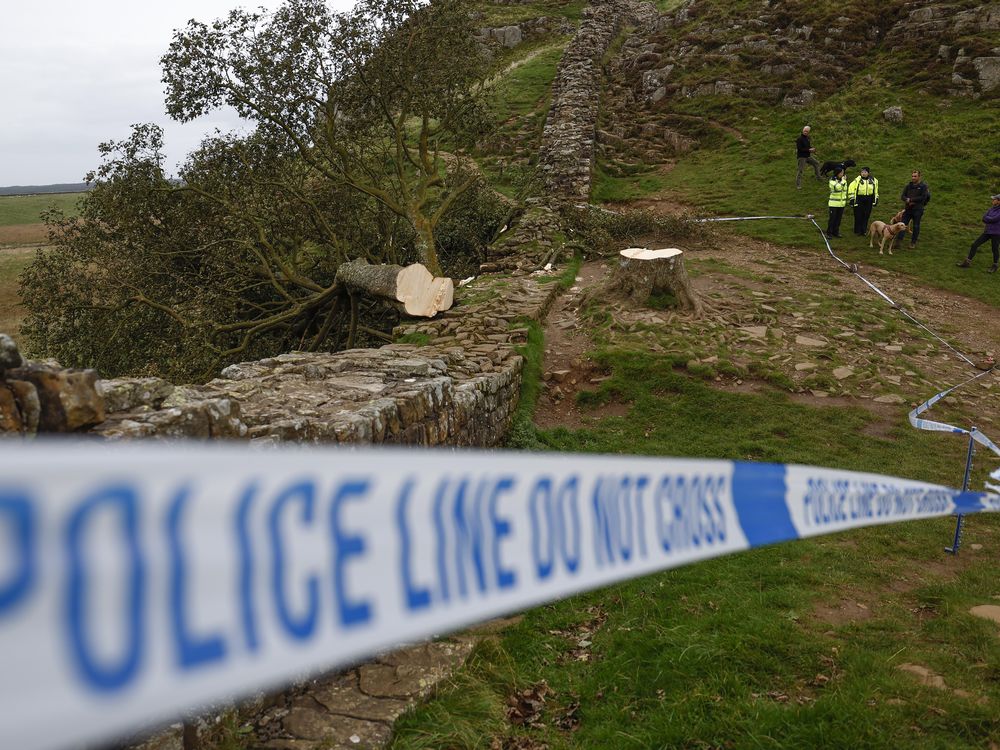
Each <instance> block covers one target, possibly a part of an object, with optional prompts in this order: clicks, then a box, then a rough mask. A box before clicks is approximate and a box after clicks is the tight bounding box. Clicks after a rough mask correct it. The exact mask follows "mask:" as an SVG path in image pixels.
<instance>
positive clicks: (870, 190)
mask: <svg viewBox="0 0 1000 750" xmlns="http://www.w3.org/2000/svg"><path fill="white" fill-rule="evenodd" d="M866 196H874V198H875V203H878V179H877V178H875V177H869V178H868V179H865V178H864V177H862V176H861V175H858V176H857V177H855V178H854V180H853V181H852V182H851V184H850V185H848V186H847V199H848V200H850V201H856V200H857V199H858V198H859V197H860V198H864V197H866Z"/></svg>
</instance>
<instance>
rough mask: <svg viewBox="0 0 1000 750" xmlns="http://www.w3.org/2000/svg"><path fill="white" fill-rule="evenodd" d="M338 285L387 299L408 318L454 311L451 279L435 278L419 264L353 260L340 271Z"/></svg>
mask: <svg viewBox="0 0 1000 750" xmlns="http://www.w3.org/2000/svg"><path fill="white" fill-rule="evenodd" d="M337 283H339V284H342V285H343V286H344V287H345V288H346V289H347V290H348V291H350V292H354V293H357V294H365V295H367V296H369V297H378V298H380V299H384V300H387V301H389V302H391V303H393V304H395V305H397V306H398V307H401V308H402V310H403V311H404V312H405V313H406V314H407V315H412V316H415V317H422V318H433V317H434V316H435V315H437V314H438V313H439V312H441V311H442V310H448V309H450V308H451V305H452V303H453V302H454V298H455V285H454V283H453V282H452V280H451V279H448V278H441V277H437V276H432V275H431V273H430V271H428V270H427V269H426V268H424V267H423V266H422V265H420V264H419V263H414V264H413V265H410V266H406V268H403V267H402V266H393V265H378V266H373V265H371V264H370V263H368V262H367V261H365V260H352V261H350V262H349V263H343V264H341V266H340V268H338V269H337Z"/></svg>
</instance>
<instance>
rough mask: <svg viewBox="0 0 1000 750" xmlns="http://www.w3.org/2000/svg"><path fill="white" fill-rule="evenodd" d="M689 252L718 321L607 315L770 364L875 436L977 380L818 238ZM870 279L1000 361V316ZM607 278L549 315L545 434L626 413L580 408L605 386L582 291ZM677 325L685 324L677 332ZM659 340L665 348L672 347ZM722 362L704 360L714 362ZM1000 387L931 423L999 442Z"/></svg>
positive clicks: (662, 205) (909, 284) (945, 296)
mask: <svg viewBox="0 0 1000 750" xmlns="http://www.w3.org/2000/svg"><path fill="white" fill-rule="evenodd" d="M642 204H643V205H645V206H646V207H648V208H650V209H651V210H657V209H658V210H661V211H665V212H666V211H671V209H672V208H673V206H670V204H669V202H668V201H662V202H661V201H658V200H657V199H651V200H647V201H642ZM638 244H640V245H641V244H643V243H642V242H640V243H638ZM647 244H650V246H652V244H651V243H647ZM689 250H690V251H691V252H690V254H689V256H688V258H689V269H692V270H693V271H694V272H695V278H694V282H693V283H694V286H695V288H696V290H697V291H698V292H699V293H700V294H701V295H702V296H703V297H704V298H705V299H707V300H710V302H711V304H712V306H713V308H714V309H715V316H714V318H715V319H714V320H711V321H705V322H704V323H701V322H695V321H681V319H680V318H679V317H677V314H676V313H671V312H669V311H653V310H632V309H628V308H623V307H622V306H621V305H611V306H609V311H610V312H611V313H612V314H613V315H614V316H615V318H616V320H617V321H618V322H619V323H621V324H623V325H624V326H625V328H629V327H630V326H631V327H646V328H650V327H653V328H654V329H658V330H659V331H662V332H663V333H662V334H661V336H662V335H672V336H674V338H673V342H674V343H676V342H678V341H679V340H681V339H683V343H684V344H685V345H686V346H689V347H695V348H697V347H698V346H701V345H705V346H707V347H708V349H709V352H710V353H711V351H712V348H713V347H717V351H718V352H719V356H720V357H723V358H727V359H729V361H731V362H732V363H734V364H736V365H738V366H742V367H745V366H746V365H747V364H749V363H750V362H751V361H756V362H758V363H760V362H767V363H768V364H769V366H773V367H774V368H775V370H776V371H781V372H783V373H784V374H785V375H786V376H787V377H788V379H789V380H790V381H791V382H792V383H793V392H792V394H791V397H792V399H793V400H795V401H797V402H800V403H801V402H805V403H811V404H815V405H824V406H844V407H847V406H862V407H864V408H866V409H868V410H869V411H870V412H872V413H873V415H875V416H876V417H877V421H876V422H875V423H873V424H872V425H870V430H871V433H872V434H873V435H876V436H878V437H885V436H887V435H888V434H889V433H890V432H891V431H892V430H893V429H894V428H895V427H896V426H898V424H899V420H900V417H901V416H902V415H903V414H905V411H907V410H908V409H909V408H912V406H915V405H916V404H917V403H919V402H921V401H923V400H925V399H927V398H929V397H930V396H932V395H934V394H935V393H936V392H937V391H938V390H940V389H942V388H944V387H946V386H949V385H954V384H956V383H959V382H961V381H963V380H965V379H966V378H967V377H968V376H969V375H970V374H974V373H976V372H977V371H976V370H974V369H973V368H971V367H970V366H969V365H967V364H966V363H964V362H963V361H961V360H960V359H959V358H958V357H956V356H955V355H954V354H953V353H951V352H949V350H948V349H947V348H946V347H945V346H944V345H942V344H941V343H940V342H938V341H936V340H935V339H933V338H932V337H931V336H930V335H928V334H927V333H926V332H924V331H922V330H920V329H919V328H917V327H916V326H914V325H913V324H912V323H910V322H908V321H907V320H905V319H904V318H902V316H900V315H899V314H898V313H896V312H894V311H893V310H892V309H891V308H890V306H889V305H888V304H887V303H884V302H883V301H882V300H881V299H880V298H879V297H877V296H876V295H875V294H874V293H873V292H872V291H871V289H869V288H868V287H867V286H866V285H865V284H864V283H863V282H862V281H861V280H860V279H858V278H857V277H855V276H853V275H852V274H850V273H847V272H846V271H844V270H843V269H842V268H841V267H840V266H839V264H837V263H836V261H834V260H833V259H832V258H831V257H830V256H829V254H828V253H827V252H826V250H825V248H824V247H823V246H822V244H821V243H820V242H819V241H817V248H815V249H803V248H791V247H785V246H779V245H773V244H771V243H768V242H763V241H760V240H755V239H752V238H747V237H741V236H737V235H730V234H725V235H721V234H720V235H718V236H713V237H712V238H711V239H709V240H707V241H704V242H701V243H700V244H698V245H695V246H692V247H690V248H689ZM611 262H613V261H611ZM862 271H863V273H864V274H865V275H866V276H867V277H868V278H869V280H871V281H872V282H873V283H875V284H876V285H878V286H879V287H880V288H882V289H883V290H884V291H885V292H886V293H887V294H888V295H889V296H890V297H892V298H893V299H894V300H896V301H897V302H898V303H899V304H901V305H902V306H903V307H905V308H906V309H907V310H908V311H911V312H912V313H913V315H914V316H915V317H916V318H917V319H918V320H920V321H922V322H923V323H924V324H925V325H926V326H927V327H928V328H930V329H931V330H933V331H934V332H936V333H937V334H939V335H940V336H942V337H943V338H944V339H945V340H947V341H948V342H950V343H952V344H953V345H954V346H955V347H956V348H958V349H959V350H960V351H962V352H963V353H965V354H967V355H968V356H970V357H971V358H972V359H973V360H974V361H981V360H984V359H985V357H986V356H987V355H988V354H992V355H994V356H997V355H998V354H1000V326H995V325H989V324H988V321H990V320H992V319H994V318H995V316H996V309H995V308H993V307H991V306H990V305H987V304H985V303H982V302H979V301H977V300H972V299H969V298H966V297H963V296H962V295H959V294H955V293H953V292H948V291H945V290H941V289H934V288H930V287H926V286H924V285H922V284H921V283H919V282H918V281H916V280H914V279H912V278H909V277H905V276H900V275H897V274H894V273H891V272H889V271H885V270H883V269H879V268H864V269H862ZM605 273H607V263H602V262H598V261H595V262H590V263H587V264H585V265H584V266H583V268H582V269H581V272H580V274H579V276H578V279H577V283H576V285H575V286H574V288H573V290H571V291H570V292H569V293H568V294H567V295H565V296H564V297H563V298H561V299H560V300H559V301H558V302H557V304H556V306H555V308H554V309H553V312H552V313H551V314H550V316H549V318H548V321H547V323H546V329H545V345H546V351H545V359H544V370H543V372H544V373H545V374H546V378H547V379H546V383H545V389H544V392H543V396H542V398H541V399H540V401H539V406H538V410H537V413H536V423H537V424H538V426H539V427H542V428H553V427H558V426H563V427H567V428H570V429H577V428H580V427H585V426H587V425H588V424H593V422H594V421H596V420H599V419H601V418H603V417H605V416H609V415H621V414H624V413H626V412H627V410H628V407H627V406H623V405H620V404H616V405H611V406H608V407H601V408H598V409H594V408H591V407H588V408H587V409H586V410H583V411H581V410H580V409H579V407H577V405H576V402H575V398H574V397H575V395H576V393H577V392H578V391H580V390H593V389H594V388H595V387H596V386H597V385H598V384H599V383H600V382H601V380H602V378H604V377H606V373H602V372H600V371H599V370H598V369H597V368H596V367H595V366H594V365H593V363H591V362H590V361H589V360H588V358H587V355H588V353H589V352H590V351H591V350H592V348H593V344H592V342H591V340H590V337H589V335H588V333H587V328H586V325H585V324H584V323H583V322H582V321H581V320H580V319H579V317H578V314H577V312H578V307H579V302H580V297H581V294H582V292H583V291H584V290H585V289H586V288H588V287H590V286H592V285H594V284H596V283H597V282H599V280H600V279H601V277H602V276H603V275H604V274H605ZM831 300H835V301H836V302H835V304H834V303H833V302H831ZM854 314H859V315H861V314H863V315H868V316H875V317H877V318H878V319H879V320H880V321H881V322H880V323H879V324H878V325H875V326H874V328H875V329H876V330H872V324H862V323H859V322H856V320H854V319H853V317H852V316H853V315H854ZM678 321H680V322H682V323H684V325H681V326H678V325H676V323H677V322H678ZM880 326H881V327H883V328H884V327H885V326H890V328H888V329H886V330H889V331H890V332H889V333H888V334H885V335H884V336H883V337H881V338H880V337H878V336H876V335H875V334H877V333H879V331H878V330H877V329H879V327H880ZM892 326H894V328H892ZM685 328H687V330H686V331H685V330H683V329H685ZM645 335H647V336H650V334H648V333H647V334H645ZM685 337H686V338H685ZM656 341H657V339H655V338H652V337H650V338H647V339H641V338H640V337H639V336H629V335H627V334H626V335H623V337H622V343H623V345H626V346H642V347H650V348H651V350H652V351H656V350H657V349H656V348H655V347H656V343H655V342H656ZM659 341H660V343H663V339H662V338H660V339H659ZM819 342H822V347H820V346H818V344H819ZM718 358H719V357H715V356H712V357H709V358H708V359H706V360H704V361H705V363H706V364H709V365H711V364H713V360H715V359H718ZM713 384H714V385H715V386H716V387H718V388H720V389H723V390H736V391H741V392H756V391H760V390H764V389H769V388H772V387H773V386H771V385H768V384H767V383H764V382H763V381H758V380H754V379H749V378H744V379H740V378H735V377H717V378H715V380H714V383H713ZM998 388H1000V371H994V372H993V374H991V375H987V376H985V377H984V378H982V380H981V381H980V382H979V383H978V384H977V385H976V386H974V387H970V388H968V389H966V390H964V391H960V392H957V393H956V394H955V395H953V396H952V397H949V399H947V400H946V402H943V404H942V406H941V407H939V408H938V414H937V415H935V414H931V415H929V416H930V417H931V418H938V417H940V416H941V412H940V409H942V408H948V409H952V408H957V409H959V410H960V411H961V418H962V419H972V418H975V419H977V420H978V423H979V426H980V427H982V428H983V429H985V430H986V431H987V434H994V433H996V432H997V431H998V430H1000V399H997V398H996V393H997V389H998ZM907 404H909V406H906V405H907Z"/></svg>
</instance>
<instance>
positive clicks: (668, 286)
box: [611, 247, 702, 317]
mask: <svg viewBox="0 0 1000 750" xmlns="http://www.w3.org/2000/svg"><path fill="white" fill-rule="evenodd" d="M619 255H621V263H620V265H619V266H618V268H617V269H615V271H614V275H613V277H612V282H611V285H612V288H616V289H618V290H620V291H621V292H623V293H624V294H625V295H626V296H627V297H629V298H631V299H632V301H633V302H635V303H636V304H639V305H645V304H646V303H647V302H648V300H649V298H650V296H652V295H654V294H662V293H664V292H669V293H670V294H672V295H673V296H674V298H675V299H676V300H677V304H678V306H679V307H681V308H682V309H684V310H690V311H691V312H692V313H693V314H694V315H695V316H696V317H697V316H700V315H701V314H702V305H701V300H700V299H699V298H698V295H697V294H696V293H695V291H694V289H692V288H691V280H690V279H689V278H688V275H687V271H686V270H685V268H684V253H683V252H682V251H681V250H678V249H676V248H666V249H664V250H647V249H646V248H638V247H630V248H627V249H625V250H622V251H621V253H619Z"/></svg>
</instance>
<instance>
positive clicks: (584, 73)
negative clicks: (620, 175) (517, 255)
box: [538, 0, 658, 202]
mask: <svg viewBox="0 0 1000 750" xmlns="http://www.w3.org/2000/svg"><path fill="white" fill-rule="evenodd" d="M657 18H658V14H657V12H656V9H655V8H654V7H653V6H652V5H651V4H649V3H644V2H631V1H623V0H595V1H594V2H592V3H591V4H590V5H589V6H588V7H587V8H585V9H584V11H583V15H582V20H581V21H580V28H579V29H578V31H577V33H576V35H575V36H574V37H573V40H572V41H571V42H570V44H569V46H568V47H567V48H566V52H565V53H564V54H563V57H562V60H560V61H559V69H558V71H557V73H556V80H555V82H554V83H553V85H552V104H551V106H550V109H549V114H548V118H547V119H546V121H545V128H544V130H543V131H542V143H541V147H540V149H539V153H538V164H539V167H540V168H541V170H542V174H543V176H544V180H545V187H546V189H547V190H548V192H549V195H551V196H553V197H555V198H559V199H564V200H570V201H582V202H588V201H589V200H590V185H591V174H592V172H593V168H594V134H595V132H596V130H597V116H598V112H599V110H600V101H601V80H602V69H601V61H602V59H603V57H604V56H605V54H607V52H608V49H609V48H610V46H611V43H612V42H613V41H614V40H615V37H616V36H617V35H618V33H619V32H620V31H621V30H622V29H623V28H624V27H625V26H627V25H630V24H634V25H640V24H643V25H644V24H646V23H649V22H650V21H652V22H653V23H655V22H656V19H657Z"/></svg>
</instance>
